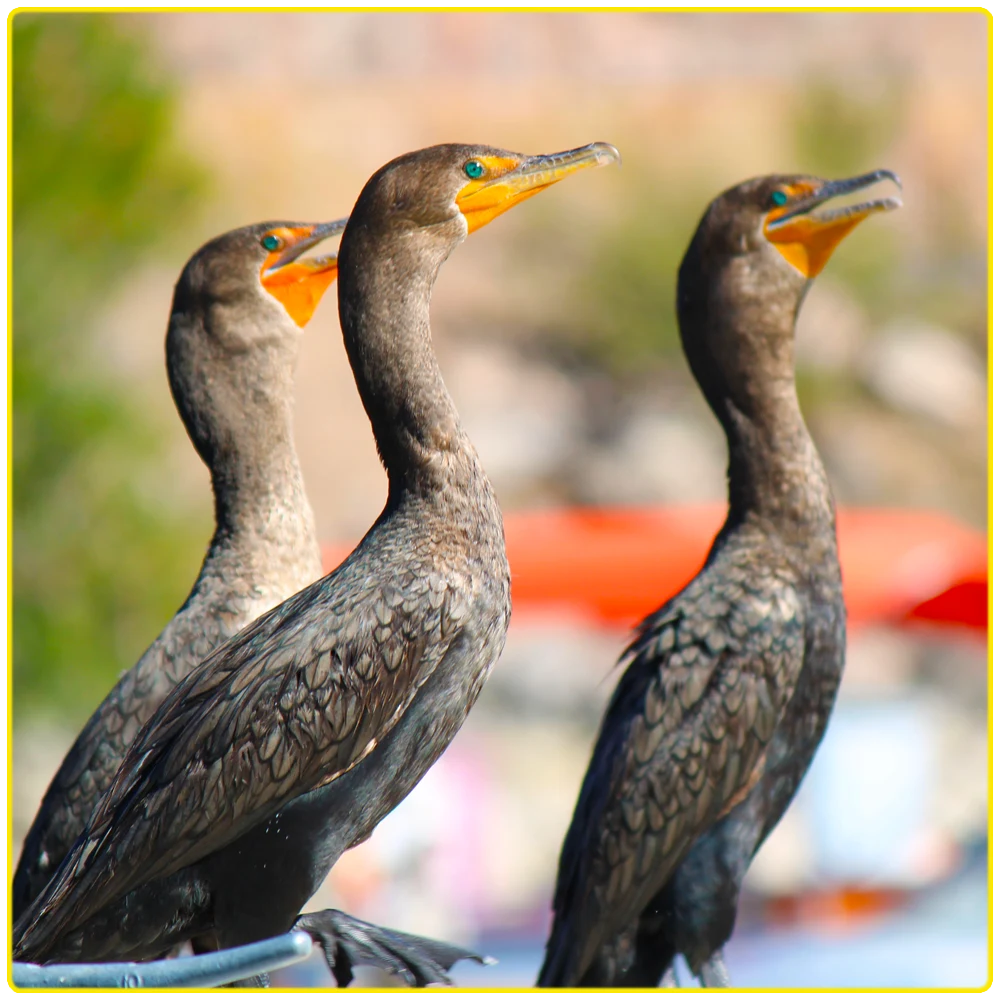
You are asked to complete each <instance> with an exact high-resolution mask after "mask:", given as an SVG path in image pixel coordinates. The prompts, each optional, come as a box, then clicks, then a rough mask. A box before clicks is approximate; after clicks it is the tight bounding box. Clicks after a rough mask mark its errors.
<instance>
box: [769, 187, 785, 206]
mask: <svg viewBox="0 0 1000 1000" xmlns="http://www.w3.org/2000/svg"><path fill="white" fill-rule="evenodd" d="M770 201H771V204H772V205H774V207H775V208H780V207H781V206H782V205H784V204H786V203H787V201H788V195H787V194H785V192H784V191H772V192H771V199H770Z"/></svg>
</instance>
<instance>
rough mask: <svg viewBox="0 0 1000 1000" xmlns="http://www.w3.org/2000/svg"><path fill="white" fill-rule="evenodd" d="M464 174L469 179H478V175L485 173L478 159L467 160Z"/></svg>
mask: <svg viewBox="0 0 1000 1000" xmlns="http://www.w3.org/2000/svg"><path fill="white" fill-rule="evenodd" d="M463 169H464V170H465V176H466V177H468V178H470V179H471V180H474V181H475V180H478V179H479V178H480V177H482V176H483V174H484V173H486V168H485V167H484V166H483V165H482V164H481V163H480V162H479V160H469V162H468V163H466V165H465V167H464V168H463Z"/></svg>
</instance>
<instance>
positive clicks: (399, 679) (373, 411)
mask: <svg viewBox="0 0 1000 1000" xmlns="http://www.w3.org/2000/svg"><path fill="white" fill-rule="evenodd" d="M617 159H618V154H617V151H616V150H615V149H614V148H613V147H611V146H608V145H606V144H603V143H597V144H593V145H591V146H586V147H583V148H581V149H577V150H571V151H569V152H566V153H560V154H554V155H551V156H539V157H526V156H522V155H520V154H517V153H509V152H505V151H503V150H497V149H491V148H489V147H484V146H465V145H444V146H435V147H431V148H429V149H424V150H420V151H418V152H415V153H410V154H407V155H405V156H402V157H400V158H398V159H396V160H393V161H392V162H391V163H389V164H387V165H386V166H384V167H383V168H381V169H380V170H379V171H377V172H376V173H375V174H374V175H373V177H372V178H371V179H370V180H369V182H368V183H367V184H366V185H365V188H364V190H363V191H362V192H361V195H360V196H359V198H358V201H357V204H356V205H355V208H354V211H353V212H352V214H351V217H350V219H349V221H348V224H347V228H346V230H345V232H344V236H343V239H342V241H341V246H340V259H339V268H340V288H339V295H340V315H341V325H342V328H343V333H344V342H345V345H346V348H347V354H348V358H349V360H350V362H351V366H352V368H353V370H354V374H355V379H356V381H357V385H358V390H359V393H360V395H361V399H362V402H363V404H364V406H365V409H366V411H367V413H368V416H369V418H370V420H371V423H372V429H373V432H374V436H375V440H376V444H377V446H378V450H379V454H380V455H381V457H382V461H383V463H384V465H385V467H386V470H387V473H388V478H389V495H388V500H387V502H386V506H385V509H384V510H383V512H382V514H381V516H380V517H379V518H378V520H377V521H376V522H375V524H374V525H373V526H372V528H371V529H370V530H369V532H368V533H367V535H365V537H364V538H363V539H362V541H361V543H360V544H359V545H358V547H357V548H356V549H355V550H354V552H353V553H352V554H351V555H350V556H349V557H348V558H347V559H346V560H345V561H344V562H343V563H342V564H341V565H340V566H339V567H338V568H337V569H336V570H334V571H333V572H332V573H331V574H329V575H328V576H326V577H324V578H323V579H322V580H319V581H317V582H316V583H314V584H312V585H311V586H309V587H306V588H305V589H304V590H302V591H301V592H300V593H298V594H297V595H295V596H294V597H292V598H290V599H288V600H287V601H285V602H284V603H283V604H281V605H279V606H278V607H277V608H275V609H274V610H272V611H271V612H269V613H267V614H266V615H264V616H262V617H261V618H259V619H258V620H257V621H256V622H254V623H253V624H252V625H250V626H249V627H247V628H245V629H244V630H243V631H242V632H240V633H239V634H238V635H236V636H235V637H234V638H233V639H231V640H229V641H228V642H227V643H225V644H224V645H222V646H221V647H220V648H219V649H217V650H216V651H215V653H214V654H212V656H210V657H209V658H208V659H207V660H206V661H205V662H204V663H202V664H201V665H200V666H199V667H197V668H196V669H195V670H194V671H192V673H191V674H190V675H189V676H188V678H187V679H186V680H185V681H184V682H183V683H182V684H180V685H179V686H178V687H177V688H176V689H175V690H174V691H173V692H172V693H171V694H170V695H169V696H168V697H167V698H166V699H165V701H164V702H163V704H162V705H161V706H160V708H159V709H158V710H157V712H156V713H155V714H154V716H153V718H152V719H151V720H150V722H149V723H148V724H147V726H146V727H145V728H144V729H143V730H142V732H141V733H140V734H139V737H138V738H137V739H136V741H135V742H134V743H133V744H132V746H131V748H130V749H129V751H128V753H127V754H126V757H125V760H124V761H123V763H122V765H121V767H120V768H119V770H118V773H117V775H116V777H115V779H114V782H113V784H112V786H111V788H110V790H109V791H108V793H107V794H106V795H105V796H104V798H103V799H102V800H101V802H100V803H99V805H98V807H97V809H96V811H95V813H94V815H93V816H92V817H91V819H90V822H89V824H88V826H87V829H86V830H85V832H84V834H83V835H82V836H81V837H80V838H79V839H78V840H77V842H76V844H75V846H74V848H73V850H72V851H71V852H70V854H69V855H68V856H67V858H66V860H65V861H64V863H63V865H62V867H61V868H60V869H59V871H58V872H57V873H56V875H55V876H54V878H53V879H52V881H51V882H50V884H49V885H48V886H47V888H46V890H45V891H44V892H43V893H42V895H41V896H39V898H38V899H37V900H36V902H35V904H34V905H33V906H32V907H31V908H30V909H29V910H28V911H27V912H26V913H25V915H24V916H23V917H22V919H21V920H20V921H19V922H18V924H17V926H16V927H15V934H14V956H15V958H16V959H19V960H22V961H34V962H38V961H42V962H51V961H79V960H87V961H94V960H101V959H105V958H109V959H110V958H116V959H128V958H145V957H151V956H153V955H157V954H161V953H162V952H163V951H164V950H165V949H168V948H170V947H171V946H173V945H174V944H177V943H179V942H181V941H184V940H187V939H195V940H200V941H204V942H206V943H207V944H208V946H210V947H227V946H231V945H236V944H242V943H246V942H249V941H254V940H258V939H260V938H263V937H267V936H271V935H274V934H279V933H281V932H283V931H286V930H288V929H289V928H290V927H292V926H293V925H294V926H298V927H303V928H304V929H306V930H308V931H310V933H312V934H313V936H314V937H315V938H318V939H320V940H321V941H325V940H328V938H327V935H328V934H329V933H331V932H332V933H337V932H338V928H336V927H334V928H331V927H330V926H329V925H328V924H326V923H324V919H323V914H312V915H308V916H307V917H304V918H301V919H300V920H298V921H297V920H296V917H297V915H298V913H299V910H300V909H301V907H302V905H303V904H304V903H305V902H306V900H307V899H309V897H310V896H312V894H313V893H314V892H315V890H316V888H317V887H318V886H319V884H320V883H321V882H322V880H323V879H324V878H325V876H326V874H327V872H328V871H329V869H330V867H331V866H332V865H333V863H334V862H335V861H336V860H337V858H338V857H339V856H340V854H341V853H343V851H345V850H346V849H347V848H349V847H351V846H353V845H355V844H358V843H360V842H362V841H363V840H365V839H366V838H367V837H368V836H369V835H370V834H371V832H372V830H373V829H374V827H375V825H376V824H377V823H378V822H379V821H380V820H381V819H382V818H383V817H384V816H385V815H386V814H387V813H388V812H389V811H390V810H391V809H392V808H393V807H394V806H395V805H396V804H397V803H398V802H399V801H400V800H401V799H402V798H404V797H405V796H406V795H407V794H408V793H409V791H410V790H411V789H412V788H413V786H414V785H415V784H416V783H417V781H419V779H420V778H421V777H422V776H423V774H424V773H425V772H426V770H427V769H428V768H429V767H430V766H431V764H432V763H433V762H434V761H435V760H436V759H437V757H438V756H439V755H440V754H441V753H442V751H443V750H444V749H445V747H446V746H447V745H448V743H449V742H450V741H451V739H452V738H453V737H454V735H455V733H456V732H457V731H458V728H459V727H460V726H461V724H462V722H463V721H464V719H465V716H466V715H467V713H468V711H469V709H470V708H471V707H472V705H473V703H474V702H475V700H476V698H477V696H478V694H479V690H480V688H481V687H482V684H483V682H484V681H485V679H486V676H487V674H488V673H489V670H490V668H491V667H492V665H493V663H494V662H495V661H496V659H497V657H498V656H499V655H500V651H501V648H502V646H503V641H504V637H505V634H506V630H507V625H508V622H509V618H510V577H509V569H508V566H507V559H506V555H505V551H504V543H503V523H502V520H501V517H500V510H499V508H498V506H497V503H496V499H495V497H494V494H493V490H492V487H491V486H490V484H489V481H488V480H487V478H486V475H485V473H484V472H483V470H482V467H481V466H480V464H479V460H478V458H477V456H476V453H475V450H474V449H473V447H472V444H471V442H470V441H469V438H468V436H467V435H466V433H465V432H464V430H463V429H462V427H461V424H460V422H459V419H458V414H457V412H456V410H455V407H454V404H453V403H452V400H451V397H450V396H449V395H448V392H447V389H446V388H445V385H444V381H443V379H442V377H441V373H440V370H439V368H438V365H437V361H436V359H435V356H434V352H433V348H432V344H431V335H430V296H431V290H432V287H433V284H434V281H435V279H436V277H437V273H438V270H439V268H440V266H441V265H442V264H443V263H444V261H445V260H446V259H447V257H448V256H449V255H450V253H451V252H452V251H453V250H454V248H455V247H456V246H457V245H458V244H459V243H461V242H462V240H463V239H464V238H465V236H466V234H467V233H468V232H470V231H472V230H474V229H477V228H479V227H481V226H483V225H485V224H486V223H488V222H489V221H490V220H491V219H493V218H494V217H496V216H497V215H499V214H500V213H501V212H504V211H506V210H507V209H508V208H510V207H512V206H513V205H515V204H517V203H518V202H519V201H522V200H524V199H525V198H527V197H530V196H531V195H533V194H535V193H537V192H538V191H540V190H542V189H543V188H545V187H548V186H549V185H551V184H553V183H555V182H556V181H558V180H560V179H562V178H563V177H565V176H567V175H568V174H569V173H571V172H573V171H575V170H579V169H582V168H584V167H589V166H597V165H602V164H605V163H609V162H612V161H613V160H617ZM338 916H339V915H338ZM327 957H328V961H329V962H330V964H331V967H333V968H334V971H335V974H337V973H338V961H337V959H338V958H339V957H340V956H339V954H328V956H327ZM339 971H340V972H341V973H343V972H344V970H343V969H339ZM347 971H348V972H349V970H347ZM338 978H339V980H340V981H343V979H342V978H341V977H340V976H338Z"/></svg>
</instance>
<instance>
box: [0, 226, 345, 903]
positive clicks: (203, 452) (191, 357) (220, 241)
mask: <svg viewBox="0 0 1000 1000" xmlns="http://www.w3.org/2000/svg"><path fill="white" fill-rule="evenodd" d="M343 226H344V223H343V222H338V223H331V224H327V225H323V226H312V225H308V226H306V225H298V224H295V223H278V222H275V223H262V224H260V225H255V226H247V227H245V228H243V229H237V230H235V231H233V232H229V233H226V234H225V235H223V236H219V237H217V238H216V239H214V240H212V241H211V242H209V243H207V244H205V246H203V247H202V248H201V249H200V250H199V251H198V252H197V253H196V254H195V255H194V256H193V257H192V258H191V259H190V260H189V261H188V263H187V265H186V266H185V268H184V270H183V272H182V273H181V276H180V278H179V279H178V282H177V287H176V289H175V290H174V300H173V307H172V309H171V314H170V324H169V327H168V330H167V344H166V348H167V352H166V353H167V374H168V376H169V379H170V388H171V391H172V392H173V395H174V400H175V402H176V405H177V410H178V412H179V413H180V415H181V419H182V420H183V421H184V426H185V428H186V429H187V432H188V435H189V436H190V438H191V441H192V443H193V444H194V446H195V449H196V450H197V452H198V454H199V455H200V456H201V458H202V460H203V461H204V462H205V464H206V465H207V466H208V468H209V471H210V472H211V475H212V488H213V490H214V492H215V520H216V527H215V534H214V535H213V537H212V541H211V543H210V544H209V547H208V552H207V554H206V556H205V560H204V562H203V563H202V566H201V571H200V573H199V574H198V579H197V580H196V581H195V584H194V587H193V588H192V589H191V593H190V594H189V595H188V597H187V600H186V601H185V602H184V604H183V605H182V606H181V608H180V610H179V611H178V612H177V614H176V615H175V616H174V617H173V619H171V621H170V622H169V623H168V624H167V626H166V627H165V628H164V630H163V631H162V632H161V633H160V635H159V636H158V637H157V639H156V640H155V641H154V642H153V644H152V645H151V646H150V647H149V648H148V649H147V650H146V652H145V653H144V654H143V656H142V658H141V659H140V660H139V662H138V663H136V665H135V666H134V667H132V669H131V670H129V671H128V672H127V673H125V674H124V675H123V676H122V678H121V679H120V680H119V681H118V683H117V684H116V685H115V686H114V688H113V689H112V690H111V692H110V693H109V694H108V696H107V697H106V698H105V699H104V701H103V702H102V703H101V705H100V706H99V707H98V708H97V710H96V711H95V712H94V714H93V715H92V716H91V718H90V719H89V720H88V722H87V724H86V725H85V726H84V728H83V730H82V732H81V733H80V735H79V736H78V737H77V739H76V742H75V743H74V744H73V746H72V747H71V748H70V750H69V752H68V753H67V754H66V757H65V759H64V760H63V762H62V764H61V766H60V768H59V770H58V771H57V772H56V776H55V777H54V778H53V779H52V783H51V785H50V786H49V789H48V791H47V792H46V793H45V797H44V799H43V800H42V804H41V807H40V808H39V810H38V814H37V816H36V817H35V820H34V823H33V824H32V826H31V830H30V831H29V833H28V835H27V838H26V839H25V842H24V848H23V850H22V853H21V860H20V862H19V864H18V867H17V871H16V873H15V875H14V885H13V911H14V919H15V920H16V919H17V918H18V917H19V916H20V915H21V914H22V913H23V912H24V910H25V909H26V907H27V906H28V904H29V903H30V902H31V901H32V900H33V899H34V898H35V897H36V896H37V895H38V893H39V892H41V890H42V888H43V887H44V886H45V884H46V883H47V882H48V880H49V878H50V877H51V876H52V873H53V872H54V871H55V870H56V869H57V868H58V867H59V864H60V862H61V861H62V859H63V857H65V855H66V853H67V852H68V851H69V849H70V848H71V847H72V845H73V842H74V841H75V840H76V838H77V837H78V836H79V834H80V833H81V831H82V830H83V828H84V825H85V824H86V821H87V819H88V818H89V817H90V814H91V812H92V811H93V808H94V806H95V805H96V804H97V802H98V801H99V799H100V797H101V796H102V795H103V794H104V792H105V791H106V790H107V788H108V786H109V785H110V784H111V780H112V778H113V777H114V774H115V771H116V770H117V769H118V765H119V764H120V763H121V760H122V757H123V756H124V755H125V750H126V748H127V747H128V745H129V744H130V743H131V742H132V740H133V739H134V738H135V736H136V734H137V733H138V731H139V729H140V727H141V726H142V725H143V724H144V723H145V722H146V720H147V719H148V718H149V717H150V716H151V715H152V714H153V711H154V709H155V708H156V707H157V706H158V705H159V704H160V702H161V701H162V700H163V698H164V697H165V696H166V695H167V693H168V692H169V691H170V690H172V689H173V688H174V687H175V686H176V685H177V684H178V683H179V682H180V681H181V680H183V678H184V677H186V676H187V674H188V672H189V671H190V670H191V668H192V667H194V666H196V665H197V664H198V663H200V662H201V661H202V660H204V659H205V657H206V656H208V654H209V653H210V652H211V651H212V650H213V649H214V648H215V647H216V646H217V645H218V644H219V643H220V642H222V641H223V640H225V639H228V638H229V637H230V636H232V635H234V634H235V633H236V632H238V631H239V630H240V629H241V628H243V626H244V625H246V624H248V623H249V622H252V621H253V620H254V619H255V618H256V617H257V616H258V615H260V614H262V613H263V612H264V611H267V610H268V609H269V608H272V607H274V605H275V604H277V603H278V602H279V601H282V600H284V599H285V598H286V597H288V596H289V595H290V594H294V593H295V592H296V591H297V590H299V589H300V588H302V587H304V586H305V585H306V584H307V583H309V582H310V581H312V580H315V579H316V578H317V577H318V576H319V575H320V572H321V570H320V555H319V545H318V544H317V541H316V532H315V527H314V523H313V515H312V510H311V509H310V507H309V501H308V500H307V498H306V493H305V488H304V486H303V483H302V474H301V472H300V471H299V463H298V458H297V457H296V454H295V445H294V441H293V436H292V400H293V378H294V371H295V363H296V359H297V357H298V350H299V338H300V337H301V335H302V330H301V328H300V326H299V324H298V323H297V322H295V321H294V320H293V319H292V316H291V315H290V314H289V312H288V311H287V309H286V305H285V304H283V301H286V300H287V299H288V292H289V290H292V292H293V293H294V294H298V295H300V296H301V295H303V294H307V295H309V296H311V297H312V298H314V300H315V301H318V300H319V297H320V296H321V295H322V293H323V291H324V290H325V288H326V287H327V286H328V284H329V283H330V281H332V280H333V278H334V277H335V275H336V255H334V256H332V257H330V258H325V259H322V260H318V261H315V260H314V261H308V260H307V261H301V260H299V259H298V258H299V256H300V254H302V253H303V252H305V251H306V250H307V249H309V248H310V247H313V246H315V245H316V244H317V243H319V242H320V241H321V240H323V239H326V238H328V237H330V236H335V235H338V234H339V233H340V232H341V231H342V230H343ZM278 232H280V233H281V234H282V236H281V237H278V238H282V239H283V240H284V246H283V249H282V252H281V253H280V254H274V253H272V252H270V251H269V250H268V249H266V248H265V247H264V246H263V245H262V243H261V240H262V239H264V238H265V237H266V236H267V235H268V234H272V235H274V234H277V233H278ZM279 256H280V257H283V258H284V259H283V260H282V261H280V262H279V261H278V260H277V258H278V257H279ZM272 258H274V259H273V260H272ZM275 264H277V265H278V266H277V267H275V266H274V265H275ZM265 271H268V272H269V273H266V274H265V273H264V272H265ZM275 282H281V284H275ZM310 311H311V310H310ZM293 312H295V314H296V316H297V317H298V319H299V320H300V321H303V322H304V320H305V319H307V318H308V316H306V314H305V311H303V310H302V309H295V308H294V307H293Z"/></svg>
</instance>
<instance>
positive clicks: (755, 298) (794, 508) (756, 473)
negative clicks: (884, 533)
mask: <svg viewBox="0 0 1000 1000" xmlns="http://www.w3.org/2000/svg"><path fill="white" fill-rule="evenodd" d="M728 277H730V276H728V275H726V274H725V273H723V274H722V275H711V276H707V275H705V274H704V272H702V273H701V274H699V273H698V272H697V271H696V270H695V268H694V267H693V266H690V265H689V268H688V270H687V271H686V272H685V270H684V269H682V273H681V284H679V286H678V287H679V292H680V294H679V296H678V316H679V319H680V326H681V335H682V341H683V344H684V350H685V353H686V354H687V357H688V361H689V363H690V365H691V369H692V371H693V373H694V375H695V378H696V379H697V381H698V384H699V386H700V387H701V389H702V392H703V393H704V395H705V398H706V400H707V401H708V403H709V405H710V406H711V407H712V409H713V410H714V411H715V414H716V416H717V417H718V418H719V421H720V423H721V424H722V426H723V428H724V430H725V432H726V438H727V441H728V444H729V504H730V514H729V524H730V525H733V524H736V523H740V522H742V521H744V520H746V519H747V518H756V519H762V520H765V521H767V522H768V523H769V524H770V525H772V526H774V527H775V528H776V529H777V530H778V531H779V532H780V533H781V534H782V535H783V536H785V537H790V538H794V539H800V540H801V539H807V538H809V537H811V536H813V535H815V534H816V533H817V532H818V533H819V534H822V535H823V536H824V537H827V536H828V534H829V532H830V531H832V529H833V518H834V510H833V496H832V493H831V491H830V485H829V482H828V480H827V477H826V472H825V470H824V468H823V463H822V462H821V461H820V457H819V454H818V453H817V451H816V447H815V445H814V444H813V441H812V438H811V437H810V435H809V431H808V429H807V428H806V425H805V421H804V420H803V418H802V411H801V410H800V408H799V400H798V395H797V393H796V390H795V352H794V331H795V321H796V316H797V313H798V306H799V303H800V301H801V295H792V294H773V293H769V292H770V290H768V289H764V294H758V295H754V294H747V292H746V282H745V281H744V282H743V284H741V283H740V281H737V280H732V279H730V280H726V279H727V278H728ZM685 279H687V281H686V284H685ZM682 285H684V286H685V287H684V288H683V289H682V287H681V286H682Z"/></svg>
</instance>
